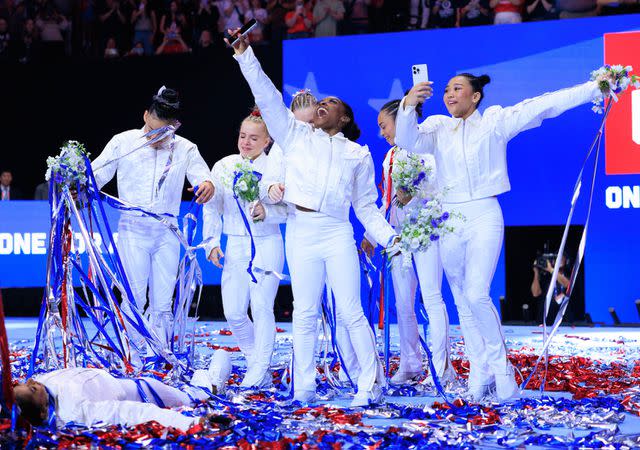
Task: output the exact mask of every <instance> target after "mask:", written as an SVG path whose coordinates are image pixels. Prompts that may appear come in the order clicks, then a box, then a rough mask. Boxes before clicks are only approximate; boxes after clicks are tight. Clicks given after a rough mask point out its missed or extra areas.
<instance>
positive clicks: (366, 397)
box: [351, 384, 384, 408]
mask: <svg viewBox="0 0 640 450" xmlns="http://www.w3.org/2000/svg"><path fill="white" fill-rule="evenodd" d="M383 400H384V395H383V393H382V389H381V388H380V386H378V385H377V384H374V385H373V389H371V390H370V391H365V392H360V391H358V392H357V393H356V395H355V396H354V397H353V400H352V401H351V407H352V408H357V407H361V406H362V407H366V406H369V405H378V404H380V403H382V401H383Z"/></svg>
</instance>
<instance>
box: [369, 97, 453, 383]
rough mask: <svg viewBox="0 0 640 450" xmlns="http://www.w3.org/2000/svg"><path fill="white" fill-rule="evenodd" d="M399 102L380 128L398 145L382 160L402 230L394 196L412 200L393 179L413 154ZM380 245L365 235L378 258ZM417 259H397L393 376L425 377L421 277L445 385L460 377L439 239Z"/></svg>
mask: <svg viewBox="0 0 640 450" xmlns="http://www.w3.org/2000/svg"><path fill="white" fill-rule="evenodd" d="M399 106H400V100H392V101H390V102H388V103H387V104H385V105H384V106H383V107H382V109H381V110H380V114H379V115H378V126H379V127H380V132H381V133H382V136H383V137H384V138H385V139H386V140H387V142H388V143H389V144H390V145H393V148H391V150H389V152H387V155H386V156H385V159H384V162H383V164H382V166H383V175H382V183H383V189H384V192H383V195H382V208H381V211H382V212H383V213H385V214H386V213H387V211H388V212H389V223H390V224H391V225H392V226H393V227H395V228H396V230H397V231H399V227H400V226H401V224H402V220H403V217H404V212H403V209H402V207H400V206H398V205H396V204H394V202H393V200H394V196H395V198H396V199H397V201H398V202H400V203H401V204H403V205H406V204H408V203H410V202H411V197H410V196H409V195H408V194H407V193H405V192H404V191H402V190H398V189H396V188H395V187H394V186H393V181H392V179H391V174H392V173H393V165H394V162H397V161H401V160H402V159H405V158H406V157H407V151H406V150H404V149H402V148H399V147H397V146H395V137H396V125H395V122H396V116H397V114H398V107H399ZM427 158H430V160H429V159H427ZM425 159H427V163H428V164H429V165H430V166H431V167H434V166H435V164H434V162H433V157H431V156H430V155H426V158H425ZM436 170H437V169H436ZM375 245H376V244H375V241H374V240H373V238H372V237H371V236H369V235H368V234H366V233H365V238H364V239H363V240H362V244H361V245H360V247H361V248H362V250H363V251H364V252H365V253H367V254H368V255H369V256H372V255H373V252H374V249H375ZM413 260H414V262H415V269H416V270H414V269H413V268H412V267H411V268H407V267H403V265H402V260H401V259H400V258H393V259H392V260H391V277H392V280H393V291H394V294H395V303H396V313H397V318H398V333H399V334H400V366H399V367H398V370H397V371H396V373H395V374H394V375H393V377H392V378H391V382H392V383H394V384H403V383H407V382H410V381H413V380H415V379H417V378H418V377H419V376H420V375H422V367H423V366H422V351H421V350H420V335H419V331H418V321H417V319H416V312H415V298H416V290H417V286H418V280H419V281H420V291H421V295H422V301H423V304H424V307H425V311H426V312H427V316H428V318H429V337H430V342H429V349H430V350H431V352H432V355H433V365H434V367H435V370H436V374H437V376H438V377H439V378H440V381H441V382H442V383H443V384H445V383H447V382H451V381H453V380H454V379H455V370H454V369H453V366H452V365H451V362H450V361H449V316H448V315H447V307H446V305H445V304H444V300H443V299H442V292H441V287H442V263H441V262H440V249H439V245H438V243H437V242H434V243H433V244H432V245H431V247H429V249H428V250H427V251H425V252H416V253H414V255H413ZM416 272H417V277H416ZM429 372H431V370H430V371H429ZM430 375H431V379H433V374H432V373H430Z"/></svg>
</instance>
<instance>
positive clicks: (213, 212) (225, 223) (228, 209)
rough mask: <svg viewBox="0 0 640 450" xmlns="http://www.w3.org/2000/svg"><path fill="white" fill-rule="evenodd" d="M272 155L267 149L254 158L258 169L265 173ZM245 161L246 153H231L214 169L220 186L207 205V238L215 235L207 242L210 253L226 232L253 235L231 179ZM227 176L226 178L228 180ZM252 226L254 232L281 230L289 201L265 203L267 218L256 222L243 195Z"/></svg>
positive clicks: (257, 233)
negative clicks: (285, 203) (234, 193)
mask: <svg viewBox="0 0 640 450" xmlns="http://www.w3.org/2000/svg"><path fill="white" fill-rule="evenodd" d="M268 159H269V156H268V155H266V154H265V153H263V154H261V155H260V156H258V157H257V158H256V159H254V160H253V163H252V164H253V166H254V167H255V171H256V172H259V173H261V174H263V175H264V171H265V170H266V168H267V164H268ZM240 162H242V156H240V155H239V154H237V155H229V156H225V157H224V158H222V159H221V160H220V161H218V162H217V163H215V164H214V166H213V169H212V170H211V177H212V178H213V183H214V185H215V186H216V193H215V195H214V196H213V198H212V199H211V201H209V203H207V204H206V205H205V207H204V225H203V231H202V235H203V238H204V239H206V238H209V237H210V238H211V241H210V242H209V243H208V244H207V250H208V251H207V254H208V253H209V252H210V251H211V249H213V248H215V247H219V246H220V236H221V234H222V233H224V234H226V235H227V236H230V235H232V236H249V233H248V232H247V228H246V226H245V224H244V221H243V220H242V215H241V214H240V210H239V209H238V205H237V204H236V200H235V198H233V190H232V187H231V185H230V182H229V180H233V172H234V170H235V166H236V164H238V163H240ZM225 180H226V181H225ZM238 202H239V203H240V206H241V207H242V208H244V212H245V214H246V217H247V221H248V222H249V226H250V227H251V233H252V234H253V235H254V236H269V235H272V234H280V226H279V224H281V223H284V222H286V220H287V207H286V205H267V204H264V203H263V206H264V209H265V213H266V216H265V219H264V221H261V222H253V220H252V219H251V215H250V214H249V204H248V203H247V202H245V201H244V200H242V199H240V198H239V199H238Z"/></svg>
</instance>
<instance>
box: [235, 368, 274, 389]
mask: <svg viewBox="0 0 640 450" xmlns="http://www.w3.org/2000/svg"><path fill="white" fill-rule="evenodd" d="M272 386H273V376H272V375H271V370H269V369H267V371H266V372H263V371H257V370H251V369H248V370H247V372H246V373H245V374H244V379H243V380H242V383H241V384H240V387H242V388H250V387H253V388H258V389H268V388H270V387H272Z"/></svg>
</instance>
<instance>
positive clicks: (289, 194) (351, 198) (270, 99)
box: [235, 48, 395, 244]
mask: <svg viewBox="0 0 640 450" xmlns="http://www.w3.org/2000/svg"><path fill="white" fill-rule="evenodd" d="M235 58H236V59H237V61H238V62H239V63H240V69H241V70H242V73H243V75H244V77H245V78H246V80H247V82H248V83H249V87H251V91H252V92H253V96H254V97H255V100H256V104H257V105H258V107H259V108H260V112H261V113H262V117H263V119H264V121H265V122H266V124H267V128H268V130H269V134H270V135H271V137H272V138H273V140H274V141H275V142H276V143H277V144H278V145H279V146H280V147H281V148H282V149H283V151H284V156H285V159H286V172H285V181H284V184H285V194H284V200H285V201H286V202H288V203H292V204H295V205H298V206H302V207H304V208H309V209H312V210H314V211H318V212H321V213H324V214H326V215H328V216H331V217H335V218H336V219H339V220H344V221H348V220H349V208H350V206H353V209H354V211H355V213H356V216H357V217H358V220H359V221H360V222H361V223H362V224H363V225H364V227H365V228H366V230H367V232H368V233H369V234H371V235H372V236H373V237H374V239H375V240H376V241H377V242H384V243H385V244H387V243H390V242H391V240H392V238H393V237H394V236H395V232H394V230H393V228H392V227H391V226H390V225H389V224H388V223H387V221H386V220H385V219H384V217H383V216H382V214H380V211H378V208H377V207H376V204H375V201H376V199H377V198H378V193H377V191H376V186H375V182H374V173H373V159H372V158H371V154H370V153H369V149H368V148H367V147H366V146H361V145H359V144H357V143H355V142H352V141H350V140H348V139H347V138H345V137H344V135H343V134H342V133H338V134H336V135H334V136H329V135H328V134H327V133H325V132H324V131H323V130H320V129H314V128H313V127H312V126H311V125H310V124H308V123H304V122H300V121H297V120H296V119H295V117H294V115H293V113H292V112H291V111H290V110H289V109H288V108H287V107H286V106H285V105H284V103H283V101H282V95H281V94H280V92H278V90H277V89H276V87H275V86H274V85H273V83H272V82H271V80H270V79H269V78H268V77H267V76H266V75H265V73H264V72H263V71H262V68H261V67H260V63H259V62H258V60H257V59H256V57H255V55H254V54H253V50H252V49H251V48H248V49H247V50H246V51H245V52H244V53H243V54H242V55H235Z"/></svg>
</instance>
